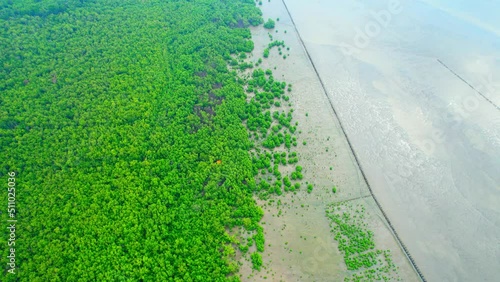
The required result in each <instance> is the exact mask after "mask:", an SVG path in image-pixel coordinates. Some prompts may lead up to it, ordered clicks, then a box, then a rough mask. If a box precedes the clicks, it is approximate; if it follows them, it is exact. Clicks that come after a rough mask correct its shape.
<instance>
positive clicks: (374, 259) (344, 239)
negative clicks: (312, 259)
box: [326, 203, 398, 281]
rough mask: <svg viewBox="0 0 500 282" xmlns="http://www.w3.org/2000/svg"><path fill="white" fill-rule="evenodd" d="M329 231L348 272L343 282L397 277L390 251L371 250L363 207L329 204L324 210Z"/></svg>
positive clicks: (385, 279) (371, 245) (370, 232)
mask: <svg viewBox="0 0 500 282" xmlns="http://www.w3.org/2000/svg"><path fill="white" fill-rule="evenodd" d="M326 215H327V217H328V218H329V219H330V220H331V223H332V227H333V228H332V233H333V235H334V238H335V240H336V241H337V242H338V244H339V245H338V248H339V251H340V252H341V253H342V254H343V255H344V261H345V264H346V266H347V269H348V270H349V271H351V275H350V276H349V277H346V279H345V281H381V280H384V281H389V280H391V281H394V280H398V275H397V273H396V269H397V268H396V266H395V265H394V263H393V262H392V258H391V255H390V251H388V250H377V249H375V240H374V234H373V232H372V231H370V230H367V229H366V227H365V226H366V223H365V208H364V207H363V206H362V205H355V206H351V205H349V204H346V203H336V204H331V205H330V206H329V208H328V209H327V211H326Z"/></svg>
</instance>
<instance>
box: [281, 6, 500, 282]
mask: <svg viewBox="0 0 500 282" xmlns="http://www.w3.org/2000/svg"><path fill="white" fill-rule="evenodd" d="M284 2H285V3H286V5H287V7H288V9H289V11H290V13H291V16H292V18H293V20H294V22H295V24H296V27H297V29H298V31H299V34H300V35H301V37H302V39H303V40H304V43H305V46H306V48H307V50H308V51H309V53H310V55H311V57H312V60H313V62H314V63H315V65H316V67H317V70H318V72H319V75H320V77H321V79H322V81H323V82H324V84H325V86H326V89H327V92H328V95H330V98H331V100H332V101H333V105H334V107H335V109H336V111H337V113H338V114H339V119H340V121H341V122H342V124H343V125H344V127H345V130H346V133H347V135H348V137H349V139H350V140H351V143H352V145H353V148H354V150H355V151H356V154H357V155H358V157H359V160H360V163H361V167H362V169H363V170H364V172H365V174H366V176H367V178H368V182H369V183H370V185H371V187H372V189H373V191H374V193H375V195H376V197H377V199H378V200H379V202H380V203H381V205H382V207H383V209H384V210H385V212H386V213H387V215H388V217H389V219H390V220H391V222H392V224H393V226H394V227H395V229H396V230H397V232H398V234H399V235H400V237H401V239H402V241H403V242H404V243H405V244H406V246H407V247H408V249H409V251H410V253H411V254H412V256H413V258H414V259H415V261H416V263H417V265H418V266H419V267H420V269H421V270H422V272H423V274H424V275H425V277H426V278H427V279H428V280H429V281H497V279H498V277H499V276H500V270H499V268H498V265H499V263H500V173H499V172H500V111H499V109H498V105H499V104H500V94H499V93H500V87H499V86H500V83H499V82H500V77H499V74H500V39H499V36H498V34H497V33H495V32H494V31H492V29H484V28H482V27H481V26H479V25H476V24H473V23H472V22H471V21H465V20H464V18H460V17H457V16H456V15H453V14H450V13H449V12H448V11H447V10H446V9H443V8H437V7H436V6H432V5H428V4H427V3H424V2H422V1H370V4H366V3H361V1H330V0H328V1H327V0H317V1H307V2H306V1H299V0H285V1H284ZM290 29H291V28H290ZM299 71H303V70H302V69H300V68H299V69H296V70H295V72H299ZM315 99H320V98H315V97H311V98H310V99H306V100H307V101H305V102H304V103H314V102H312V101H314V100H315ZM299 104H300V103H299ZM319 104H321V102H320V103H319ZM328 107H329V105H327V104H326V103H324V105H318V106H317V111H318V112H321V109H322V108H328ZM299 116H300V115H299ZM306 123H307V121H306ZM327 123H329V121H328V120H322V121H321V122H320V123H319V124H320V125H321V126H325V124H327ZM303 124H304V123H303ZM321 130H324V129H323V128H321ZM321 130H318V132H322V131H321ZM346 159H348V158H346Z"/></svg>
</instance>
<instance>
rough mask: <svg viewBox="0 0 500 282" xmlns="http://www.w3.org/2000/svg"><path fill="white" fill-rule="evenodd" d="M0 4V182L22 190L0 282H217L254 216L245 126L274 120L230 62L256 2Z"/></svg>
mask: <svg viewBox="0 0 500 282" xmlns="http://www.w3.org/2000/svg"><path fill="white" fill-rule="evenodd" d="M2 3H3V4H2V8H1V9H0V24H1V26H2V29H0V37H1V38H2V40H1V41H0V50H1V53H2V56H1V57H0V60H1V65H2V68H1V69H0V91H1V93H2V95H1V98H0V99H1V101H0V103H1V104H2V107H1V109H0V120H1V123H0V135H1V136H2V139H1V143H0V175H5V173H7V172H8V171H16V172H17V174H18V175H19V177H20V181H21V182H20V183H22V184H20V186H19V187H21V185H22V188H21V189H22V190H21V191H22V196H20V197H19V198H18V202H17V203H16V204H17V205H18V207H19V210H20V212H19V218H20V221H21V222H22V224H19V225H18V226H17V227H18V228H17V229H16V235H17V236H18V238H17V241H16V243H17V244H16V260H17V261H19V262H20V263H21V264H22V271H19V272H18V274H17V275H16V276H12V275H10V276H5V272H4V273H3V274H1V275H2V277H1V278H0V280H1V281H17V280H19V281H113V280H119V281H122V280H130V281H176V280H177V281H225V280H228V279H229V278H228V277H231V275H232V274H234V272H235V271H236V270H237V267H235V263H234V250H233V249H232V247H231V244H235V246H237V245H238V244H237V243H235V242H234V238H233V237H232V236H231V235H229V234H228V232H227V230H229V229H230V228H231V227H234V226H245V227H247V228H250V229H251V228H254V229H255V228H256V227H257V226H258V222H259V221H260V219H261V217H262V215H263V212H262V210H261V209H260V208H259V207H258V206H257V205H256V204H255V201H254V200H253V198H252V193H253V191H254V190H257V189H259V188H260V189H263V188H262V186H265V185H264V184H262V183H260V184H262V185H261V186H257V183H256V182H255V180H254V175H255V170H254V164H253V163H252V159H251V157H250V156H249V153H248V151H249V149H250V148H251V147H252V146H253V144H252V142H250V140H249V138H248V134H247V129H246V128H245V126H244V125H243V120H245V121H246V122H247V124H250V125H249V128H250V127H252V128H254V129H255V130H263V131H266V130H267V129H268V128H269V127H270V126H271V122H272V118H271V116H270V114H267V115H266V114H265V113H263V112H262V109H263V105H262V104H260V103H258V102H255V101H254V102H251V103H247V102H246V96H245V93H244V90H243V89H244V88H243V87H244V83H245V81H244V80H243V79H237V77H236V74H235V73H233V72H230V71H229V70H228V67H227V62H230V63H231V65H234V66H236V65H237V62H236V64H235V63H234V61H233V59H232V58H236V57H237V56H238V54H242V52H249V51H251V50H252V49H253V43H252V42H251V40H250V32H249V30H248V29H247V28H246V27H248V26H250V25H258V24H260V23H262V18H261V12H260V11H259V10H258V9H257V8H256V7H255V5H254V3H253V1H245V0H234V1H215V0H197V1H157V0H151V1H132V0H108V1H76V0H64V1H63V0H47V1H31V0H30V1H28V0H24V1H21V0H20V1H3V2H2ZM243 57H244V56H243V55H242V58H243ZM241 66H243V67H241ZM247 67H250V65H249V64H241V65H240V68H243V69H245V68H247ZM273 96H274V94H273ZM273 99H275V98H273ZM282 139H284V138H283V137H282ZM283 142H284V141H283ZM258 160H259V161H260V162H263V164H261V165H262V166H264V167H270V164H268V163H267V162H266V159H264V160H261V159H260V158H258ZM219 161H220V162H219ZM5 206H6V204H5ZM1 219H2V221H3V222H5V220H6V218H5V213H4V214H2V215H1ZM2 232H3V233H2V234H1V235H2V236H0V237H1V238H0V244H1V245H2V246H5V245H7V242H6V239H5V238H8V236H6V233H5V232H6V230H5V229H4V231H2ZM259 236H260V235H259ZM261 239H262V238H260V237H259V238H258V239H257V238H256V242H257V241H259V242H261ZM259 244H260V243H259ZM239 246H240V249H242V251H245V248H246V249H248V247H245V246H242V245H239ZM258 248H260V247H258ZM259 259H260V260H259ZM254 260H255V263H254V265H258V266H259V267H260V265H261V264H262V260H261V258H260V255H258V254H257V256H255V255H253V256H252V261H254ZM0 261H1V263H2V264H3V265H4V266H5V265H6V256H2V258H0ZM259 262H260V264H259Z"/></svg>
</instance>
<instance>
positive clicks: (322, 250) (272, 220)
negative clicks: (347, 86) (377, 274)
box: [240, 1, 418, 281]
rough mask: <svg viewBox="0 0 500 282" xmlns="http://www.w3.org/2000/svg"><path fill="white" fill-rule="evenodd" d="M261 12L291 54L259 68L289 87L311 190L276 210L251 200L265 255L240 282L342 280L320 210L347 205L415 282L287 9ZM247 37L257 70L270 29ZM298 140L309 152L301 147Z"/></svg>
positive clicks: (246, 268) (276, 6)
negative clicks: (259, 214)
mask: <svg viewBox="0 0 500 282" xmlns="http://www.w3.org/2000/svg"><path fill="white" fill-rule="evenodd" d="M260 8H261V10H262V11H263V18H264V20H267V19H268V18H272V19H276V18H279V19H280V20H279V21H277V22H276V28H275V29H273V30H272V35H273V37H274V38H275V39H276V40H284V41H285V44H286V46H288V47H290V51H287V52H285V54H286V55H288V54H290V56H288V57H287V59H286V60H285V59H283V58H282V57H281V56H278V55H277V50H272V51H271V55H270V56H269V58H267V59H264V60H263V63H262V64H261V65H260V66H259V67H260V68H262V69H272V70H273V74H274V77H275V78H276V79H278V80H281V81H283V80H284V81H286V82H287V83H291V84H292V85H293V91H292V92H291V94H290V95H289V96H290V101H291V104H292V108H293V109H294V113H293V117H294V122H295V121H297V122H298V123H299V125H298V130H299V131H301V133H300V134H298V138H299V140H298V141H299V145H298V147H297V148H296V150H297V151H298V153H299V156H300V161H299V165H301V166H303V168H304V170H303V174H304V180H305V181H309V182H311V183H313V184H314V186H315V188H314V190H313V192H312V193H311V194H308V193H307V192H306V191H305V189H304V188H302V189H301V190H300V191H299V192H297V194H296V195H294V194H293V193H285V194H284V195H282V196H280V197H279V198H276V199H275V200H276V201H278V200H279V201H280V202H281V205H280V206H279V207H278V206H277V205H276V204H273V205H270V204H268V203H266V202H263V201H260V200H257V201H258V203H259V204H260V205H261V207H263V209H264V210H265V214H264V218H263V219H262V222H263V226H264V231H265V235H266V250H265V252H264V253H263V260H264V266H265V268H264V269H263V270H261V271H260V272H253V273H252V270H251V265H250V264H248V263H246V262H244V263H243V266H242V268H241V270H240V274H241V278H242V280H243V281H269V279H271V280H272V281H332V279H333V280H334V281H339V280H343V278H344V277H346V276H347V275H348V274H349V271H347V269H346V266H345V263H344V261H343V256H342V255H341V253H340V252H339V250H338V244H337V242H336V241H335V240H334V238H333V235H332V233H331V232H330V231H331V230H330V229H331V228H330V223H329V221H328V218H326V216H325V210H326V208H327V206H328V205H329V204H331V203H335V202H342V201H351V202H353V203H362V204H363V205H364V206H365V207H366V209H367V214H368V216H367V218H368V226H370V227H371V230H372V231H373V232H374V233H375V234H376V235H375V238H376V241H377V247H379V248H384V249H388V250H391V252H392V255H393V259H394V261H395V262H396V265H398V266H399V268H400V269H399V272H400V275H401V277H404V278H405V281H418V278H417V276H416V273H415V272H414V271H413V269H412V267H411V265H410V263H409V262H408V260H407V259H406V256H405V255H404V253H403V252H402V251H401V249H400V248H399V246H398V244H397V242H396V240H395V239H394V237H393V236H392V234H391V231H390V227H389V225H388V223H387V222H386V221H385V219H384V218H383V215H382V213H381V212H380V210H379V208H378V207H377V205H376V204H375V201H373V199H372V198H371V195H370V191H369V189H368V186H367V184H366V182H365V180H364V177H363V174H362V172H361V171H360V169H359V167H358V165H357V163H356V158H355V156H354V154H353V153H352V151H351V149H350V146H349V144H348V141H347V139H346V137H345V136H344V134H343V132H342V128H341V125H340V123H339V121H338V119H337V117H336V115H335V113H334V111H333V109H332V107H331V105H330V102H329V101H328V97H327V96H326V95H325V94H324V90H323V88H322V85H321V81H320V79H319V77H318V76H317V75H316V73H315V70H314V67H313V65H312V64H311V62H310V61H309V58H308V55H307V53H306V50H305V49H304V48H303V46H302V44H301V42H300V38H299V36H298V34H297V33H296V31H295V28H294V26H293V23H292V20H291V18H290V17H289V15H288V12H287V10H286V7H285V6H284V4H283V3H282V2H281V1H272V2H266V3H263V5H262V6H260ZM276 30H278V32H277V33H276V32H275V31H276ZM285 30H286V33H285ZM251 31H252V40H253V41H254V43H255V49H254V51H253V52H252V56H251V57H250V59H251V61H253V62H254V63H255V62H257V60H258V59H259V58H260V57H262V53H263V50H264V48H266V47H267V44H268V43H269V42H270V40H269V36H268V30H265V29H264V28H263V27H262V26H259V27H256V28H251ZM275 66H276V67H277V68H276V70H274V67H275ZM303 141H306V142H307V145H303V144H302V142H303ZM330 167H331V168H332V170H330ZM332 186H336V187H337V188H338V192H337V193H335V194H334V193H332V191H331V187H332ZM303 187H304V185H303ZM280 210H281V212H280ZM278 214H279V216H277V215H278ZM304 238H306V239H304ZM269 244H270V246H268V245H269Z"/></svg>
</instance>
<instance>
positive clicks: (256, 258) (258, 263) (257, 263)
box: [250, 253, 262, 270]
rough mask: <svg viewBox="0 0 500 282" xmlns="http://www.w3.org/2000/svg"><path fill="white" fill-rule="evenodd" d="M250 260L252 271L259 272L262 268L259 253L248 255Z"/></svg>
mask: <svg viewBox="0 0 500 282" xmlns="http://www.w3.org/2000/svg"><path fill="white" fill-rule="evenodd" d="M250 258H251V260H252V267H253V269H255V270H260V267H261V266H262V256H261V255H260V254H259V253H253V254H251V255H250Z"/></svg>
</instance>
